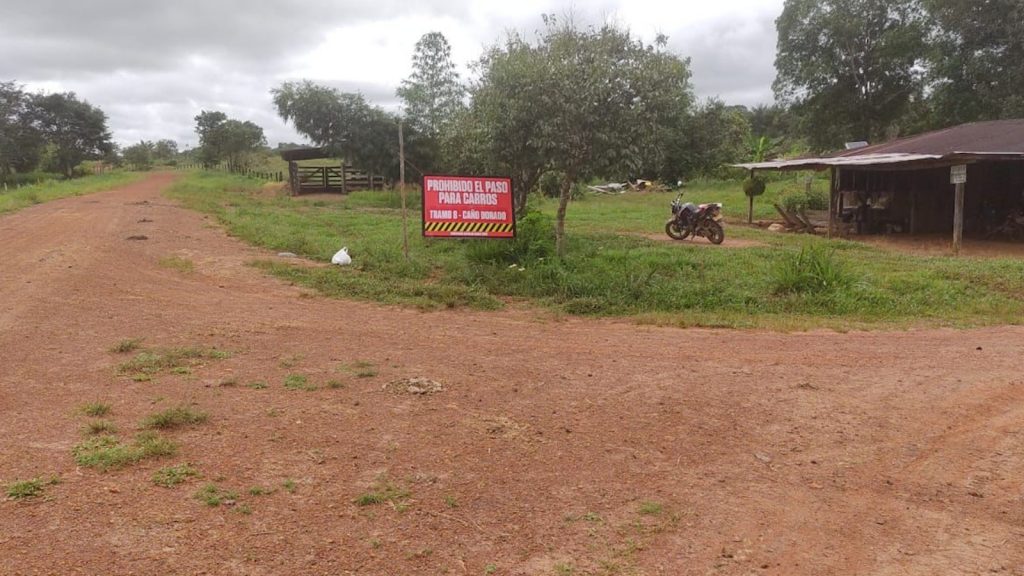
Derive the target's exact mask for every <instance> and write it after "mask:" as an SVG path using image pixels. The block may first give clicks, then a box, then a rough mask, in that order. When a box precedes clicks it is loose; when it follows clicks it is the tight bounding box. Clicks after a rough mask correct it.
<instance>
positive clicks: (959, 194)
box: [953, 183, 964, 256]
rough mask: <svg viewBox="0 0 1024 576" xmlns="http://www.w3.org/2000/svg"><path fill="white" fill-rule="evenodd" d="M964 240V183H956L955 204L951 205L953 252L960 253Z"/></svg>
mask: <svg viewBox="0 0 1024 576" xmlns="http://www.w3.org/2000/svg"><path fill="white" fill-rule="evenodd" d="M963 240H964V184H963V183H960V184H957V185H956V204H955V206H954V207H953V254H956V255H957V256H959V255H960V249H961V248H962V247H963Z"/></svg>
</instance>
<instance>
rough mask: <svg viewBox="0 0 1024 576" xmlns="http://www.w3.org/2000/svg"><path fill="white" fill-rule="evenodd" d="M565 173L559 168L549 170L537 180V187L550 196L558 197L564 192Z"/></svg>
mask: <svg viewBox="0 0 1024 576" xmlns="http://www.w3.org/2000/svg"><path fill="white" fill-rule="evenodd" d="M563 178H565V173H563V172H559V171H558V170H549V171H547V172H545V173H543V174H541V175H540V178H539V179H538V180H537V189H538V190H540V193H541V194H543V195H544V196H547V197H548V198H558V196H559V194H561V192H562V179H563Z"/></svg>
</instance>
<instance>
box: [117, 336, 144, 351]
mask: <svg viewBox="0 0 1024 576" xmlns="http://www.w3.org/2000/svg"><path fill="white" fill-rule="evenodd" d="M140 346H142V338H125V339H124V340H121V341H120V342H118V343H117V344H114V345H113V346H112V347H111V348H110V351H111V352H115V353H117V354H127V353H128V352H134V351H136V350H138V349H139V347H140Z"/></svg>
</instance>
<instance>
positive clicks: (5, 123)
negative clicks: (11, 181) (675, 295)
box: [0, 82, 45, 178]
mask: <svg viewBox="0 0 1024 576" xmlns="http://www.w3.org/2000/svg"><path fill="white" fill-rule="evenodd" d="M37 119H38V111H37V109H36V107H35V105H34V103H33V101H32V97H31V95H29V94H27V93H25V92H24V91H23V90H22V88H21V87H20V86H19V85H17V84H15V83H14V82H0V178H2V177H4V176H7V175H9V174H10V173H11V172H15V171H17V172H31V171H32V170H34V169H35V168H36V166H38V165H39V160H40V158H41V157H42V153H43V147H44V144H45V143H44V141H43V134H42V132H41V131H40V130H39V128H38V126H37Z"/></svg>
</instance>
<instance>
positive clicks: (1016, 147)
mask: <svg viewBox="0 0 1024 576" xmlns="http://www.w3.org/2000/svg"><path fill="white" fill-rule="evenodd" d="M955 153H960V154H1007V153H1009V154H1024V119H1015V120H992V121H988V122H972V123H970V124H961V125H959V126H953V127H951V128H945V129H942V130H935V131H934V132H925V133H924V134H918V135H916V136H909V137H907V138H900V139H898V140H893V141H892V142H885V143H883V144H875V145H872V146H867V147H865V148H857V149H856V150H843V151H841V152H838V153H836V154H835V156H842V157H850V156H865V155H873V154H937V155H939V156H946V155H948V154H955Z"/></svg>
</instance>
